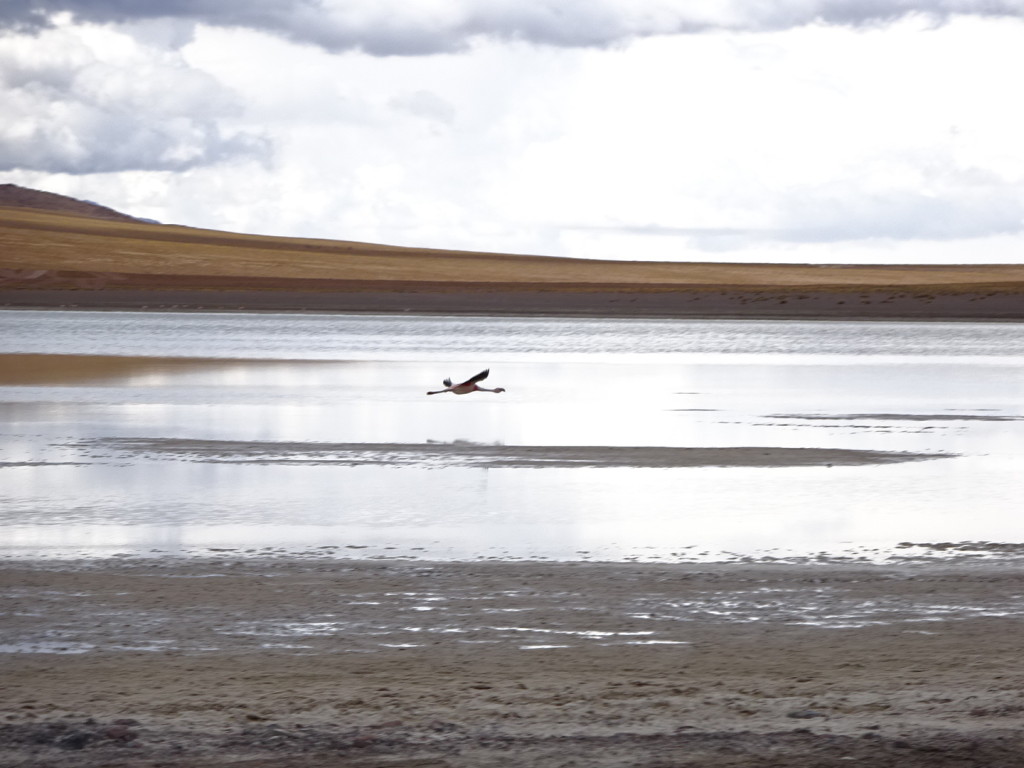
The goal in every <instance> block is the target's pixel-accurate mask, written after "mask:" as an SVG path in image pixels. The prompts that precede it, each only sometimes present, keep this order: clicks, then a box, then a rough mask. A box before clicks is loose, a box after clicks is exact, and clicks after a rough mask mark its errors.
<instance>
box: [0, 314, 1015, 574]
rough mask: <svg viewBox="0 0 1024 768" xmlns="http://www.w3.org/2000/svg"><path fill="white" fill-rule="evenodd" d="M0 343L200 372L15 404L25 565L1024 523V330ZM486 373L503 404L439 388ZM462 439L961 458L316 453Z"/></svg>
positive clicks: (20, 324)
mask: <svg viewBox="0 0 1024 768" xmlns="http://www.w3.org/2000/svg"><path fill="white" fill-rule="evenodd" d="M3 352H7V353H11V352H13V353H27V352H35V353H51V354H104V355H119V356H156V357H169V358H189V359H193V360H194V362H195V364H194V365H187V366H182V365H176V366H173V367H166V366H159V365H158V366H150V367H147V368H142V369H140V370H138V371H137V372H134V373H126V374H124V375H121V376H119V377H111V378H107V379H94V380H79V381H74V382H65V383H62V384H61V385H60V386H4V387H0V414H2V416H3V418H2V421H0V553H2V554H3V555H5V556H8V557H11V556H38V555H48V556H69V555H77V554H82V553H85V554H94V555H110V554H118V553H129V554H149V553H156V552H159V553H182V554H188V553H208V552H209V551H210V549H214V550H228V551H230V552H231V553H232V554H235V553H237V552H246V551H248V552H266V551H289V552H293V551H310V552H319V553H337V554H340V555H344V556H357V557H381V556H417V557H424V558H436V559H452V558H457V559H469V558H477V557H496V558H557V559H561V560H571V559H595V560H596V559H603V560H624V559H642V560H680V559H686V560H689V559H709V558H710V559H721V558H724V557H732V556H737V555H739V556H743V555H755V556H761V555H765V554H768V555H776V556H783V555H786V556H789V555H808V554H815V553H820V552H827V553H847V554H852V555H853V556H864V557H869V558H874V557H877V556H879V553H880V552H881V553H884V552H888V551H889V550H890V548H891V547H893V546H894V545H896V544H897V543H899V542H903V541H912V542H936V541H999V542H1007V541H1013V542H1019V541H1021V540H1022V533H1024V530H1022V529H1024V526H1022V525H1021V523H1020V522H1019V512H1018V510H1019V507H1020V503H1019V499H1020V498H1021V496H1022V491H1024V480H1022V473H1021V472H1020V467H1021V466H1024V464H1022V460H1024V325H1022V324H1012V323H999V324H986V323H875V322H872V323H847V322H765V321H760V322H753V321H712V322H708V321H693V320H656V321H646V320H585V319H545V318H458V319H444V318H434V317H405V316H403V317H381V316H343V315H284V314H280V315H277V314H243V313H239V314H233V313H208V314H207V313H155V312H154V313H132V312H84V311H76V312H36V311H0V353H3ZM485 367H489V368H490V369H491V377H490V379H488V382H487V383H488V384H489V385H490V386H503V387H505V388H506V389H507V392H505V393H504V394H501V395H492V394H486V393H483V394H475V395H471V396H466V397H455V396H452V395H439V396H435V397H427V396H426V395H425V394H424V393H425V392H426V390H428V389H434V388H437V387H438V386H439V385H440V380H441V379H443V378H445V377H446V376H449V375H450V376H452V377H453V378H456V379H459V378H463V377H467V376H469V375H472V374H474V373H476V372H477V371H479V370H480V369H482V368H485ZM125 438H131V439H132V440H134V441H135V442H126V441H124V440H123V439H125ZM170 438H175V439H181V440H200V439H201V440H226V441H270V442H289V443H293V444H298V445H293V446H291V447H290V449H289V452H288V453H287V455H286V456H284V457H280V458H276V459H268V460H266V461H263V462H261V463H256V462H254V461H252V460H248V459H246V458H244V457H242V458H238V457H234V458H232V457H231V456H226V457H219V458H218V457H205V458H204V457H180V456H171V455H167V454H161V453H160V452H159V451H148V450H146V449H144V448H139V447H138V446H140V445H146V444H149V443H152V444H158V443H159V442H160V441H163V440H166V439H170ZM115 439H121V440H120V441H118V440H115ZM455 441H463V442H466V443H482V444H489V445H490V444H497V445H596V446H618V445H635V446H680V447H686V446H693V447H700V446H784V447H806V448H857V449H870V450H878V451H913V452H925V453H936V454H943V455H944V457H943V458H938V459H935V460H930V461H923V462H911V463H901V464H888V465H877V466H858V467H839V466H836V467H831V468H830V467H803V468H719V467H708V468H679V469H637V468H614V469H608V468H604V469H593V468H586V467H578V468H530V469H497V468H482V467H466V466H452V465H444V464H435V465H424V466H347V465H345V464H343V463H339V462H332V461H329V460H324V459H323V458H322V456H321V455H320V454H318V453H317V451H316V444H323V443H371V444H386V443H405V444H410V443H411V444H428V443H451V442H455ZM304 445H305V446H308V450H309V453H308V455H307V454H304V453H303V446H304ZM133 446H134V447H133ZM318 457H319V458H318Z"/></svg>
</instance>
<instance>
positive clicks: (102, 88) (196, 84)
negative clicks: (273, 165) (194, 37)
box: [0, 27, 264, 174]
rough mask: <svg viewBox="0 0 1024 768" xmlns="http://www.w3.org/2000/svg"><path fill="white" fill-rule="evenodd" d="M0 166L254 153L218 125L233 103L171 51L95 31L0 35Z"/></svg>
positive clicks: (142, 163)
mask: <svg viewBox="0 0 1024 768" xmlns="http://www.w3.org/2000/svg"><path fill="white" fill-rule="evenodd" d="M0 86H2V88H3V91H2V95H0V99H2V102H0V104H2V112H3V115H4V117H3V121H2V122H0V170H12V169H26V170H36V171H50V172H67V173H79V174H87V173H108V172H117V171H128V170H138V169H150V170H185V169H188V168H193V167H196V166H203V165H210V164H214V163H218V162H222V161H224V160H226V159H229V158H233V157H237V156H239V155H253V154H260V153H262V152H263V151H264V145H263V141H262V139H261V138H260V137H259V136H258V134H256V133H251V132H250V133H245V132H235V133H232V132H228V131H225V130H224V129H223V128H222V126H221V124H220V122H219V121H220V120H221V119H222V118H223V117H225V116H228V115H231V114H233V113H234V114H237V113H238V112H239V111H240V105H239V104H238V103H237V102H236V100H235V99H234V97H233V94H231V93H229V92H228V91H226V90H225V89H224V88H223V87H222V86H221V85H220V84H219V83H217V81H216V80H214V79H213V78H212V77H210V76H209V75H207V74H205V73H203V72H200V71H198V70H195V69H192V68H189V67H187V66H184V65H183V63H182V62H181V61H180V59H179V57H178V56H177V55H176V54H174V53H169V52H162V51H154V50H153V49H150V48H146V47H143V46H140V45H138V44H137V43H136V41H135V40H134V39H133V38H131V37H129V36H127V35H124V34H122V33H119V32H116V31H114V30H110V29H104V28H95V27H94V28H88V29H85V30H79V29H68V28H60V29H52V30H45V31H43V32H41V33H39V34H38V35H37V36H35V37H31V38H25V37H10V36H9V37H0Z"/></svg>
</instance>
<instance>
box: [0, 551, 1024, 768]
mask: <svg viewBox="0 0 1024 768" xmlns="http://www.w3.org/2000/svg"><path fill="white" fill-rule="evenodd" d="M0 585H2V590H3V596H4V597H3V599H4V603H5V609H4V629H3V640H2V641H0V643H2V647H0V649H2V650H3V653H0V674H2V678H3V680H4V689H5V694H4V697H3V714H2V717H3V725H2V726H0V765H4V766H8V765H10V766H14V765H17V766H44V765H47V766H50V765H61V766H88V767H90V768H91V767H93V766H101V765H102V766H122V765H123V766H128V765H131V766H156V765H160V766H186V765H187V766H214V765H218V766H219V765H246V766H270V765H274V766H281V765H283V766H299V765H302V766H342V765H344V766H452V767H456V766H480V765H495V766H540V765H543V766H569V765H590V766H598V767H600V766H637V765H645V766H656V765H657V766H669V765H671V766H782V765H785V766H796V767H797V768H800V767H801V766H841V765H851V764H853V765H872V766H911V767H913V766H929V768H934V767H935V766H964V765H978V766H982V765H984V766H995V765H1000V766H1013V765H1020V764H1021V761H1022V759H1024V758H1022V756H1024V735H1022V731H1021V729H1020V718H1021V715H1022V713H1024V625H1022V624H1024V622H1022V614H1024V612H1022V610H1021V605H1022V596H1024V560H1021V559H1020V556H1019V554H1016V553H1012V552H1009V553H1004V556H1003V557H999V558H993V559H988V558H979V559H973V558H971V557H966V556H965V557H959V558H950V559H948V560H941V559H935V558H926V559H919V560H915V559H911V558H908V559H907V560H905V561H901V562H893V563H889V564H867V563H856V562H805V563H782V562H777V563H766V562H757V563H731V564H713V563H676V564H665V565H654V564H628V563H627V564H621V563H620V564H612V563H545V562H488V561H481V562H473V563H440V562H425V561H414V560H409V561H398V560H349V559H334V558H332V557H328V556H323V557H321V556H311V557H296V556H289V557H272V556H269V555H268V556H242V554H241V553H240V552H236V551H230V550H225V551H218V552H211V553H209V557H196V558H190V559H169V558H152V559H149V558H134V559H133V558H129V559H123V560H110V559H107V560H95V561H66V562H56V561H54V562H17V561H7V562H5V563H3V564H2V565H0Z"/></svg>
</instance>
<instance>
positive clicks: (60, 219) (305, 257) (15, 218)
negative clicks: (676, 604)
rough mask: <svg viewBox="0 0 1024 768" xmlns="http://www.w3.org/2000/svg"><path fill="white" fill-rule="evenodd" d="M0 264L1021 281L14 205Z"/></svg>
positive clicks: (952, 285)
mask: <svg viewBox="0 0 1024 768" xmlns="http://www.w3.org/2000/svg"><path fill="white" fill-rule="evenodd" d="M44 194H45V193H44ZM87 205H88V204H87ZM0 269H3V270H5V274H6V275H7V276H8V277H11V276H12V271H13V272H14V273H26V274H27V273H28V272H32V273H37V272H41V271H43V272H53V271H71V272H79V273H80V272H86V273H88V272H98V273H104V274H130V275H150V276H154V277H156V276H168V277H170V276H174V277H176V278H182V277H191V278H204V277H213V278H222V279H223V278H238V279H240V280H242V281H243V282H244V280H246V279H251V278H257V279H271V280H283V281H289V280H297V279H298V280H304V281H306V280H325V279H326V280H345V281H373V282H381V281H383V282H392V281H397V282H399V283H425V284H427V283H429V284H435V285H436V284H439V283H450V284H452V285H456V286H457V285H467V284H474V283H477V284H479V283H491V284H504V285H506V286H507V285H520V286H532V287H547V288H549V289H550V288H555V287H559V288H563V289H567V290H604V289H609V288H615V289H630V290H640V291H651V290H654V291H664V290H679V289H682V288H690V289H694V288H704V289H708V288H715V287H739V288H764V287H770V288H791V289H799V288H815V289H819V290H821V289H853V288H857V289H859V288H864V289H869V288H906V289H911V288H924V287H930V288H933V289H949V290H958V289H968V288H969V289H971V290H981V289H989V288H992V289H1000V290H1007V289H1010V290H1019V289H1020V288H1021V287H1022V286H1024V265H970V266H816V265H789V264H718V263H666V262H609V261H596V260H585V259H563V258H553V257H544V256H523V255H509V254H498V253H485V252H470V251H445V250H439V249H426V248H403V247H397V246H386V245H375V244H370V243H358V242H350V241H342V240H314V239H302V238H283V237H264V236H258V235H244V234H235V233H229V232H219V231H214V230H203V229H192V228H188V227H180V226H167V225H158V224H148V223H144V222H140V221H136V220H132V219H130V218H127V219H118V220H114V219H108V218H95V217H85V216H81V215H68V214H66V213H55V212H52V211H41V210H34V209H30V208H25V207H18V208H15V207H0ZM216 282H222V280H218V281H216ZM211 287H212V286H211ZM218 287H223V286H218ZM406 287H407V286H406Z"/></svg>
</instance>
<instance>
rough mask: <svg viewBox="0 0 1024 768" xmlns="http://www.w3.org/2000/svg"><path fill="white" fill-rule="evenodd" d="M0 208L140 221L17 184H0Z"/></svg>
mask: <svg viewBox="0 0 1024 768" xmlns="http://www.w3.org/2000/svg"><path fill="white" fill-rule="evenodd" d="M0 206H7V207H9V208H35V209H37V210H41V211H52V212H54V213H71V214H75V215H76V216H89V217H91V218H94V219H109V220H111V221H141V219H136V218H135V217H134V216H129V215H128V214H126V213H120V212H119V211H115V210H114V209H113V208H107V207H106V206H102V205H97V204H96V203H90V202H89V201H87V200H76V199H75V198H73V197H67V196H66V195H58V194H55V193H53V192H43V191H41V190H38V189H28V188H27V187H19V186H18V185H17V184H0Z"/></svg>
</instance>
